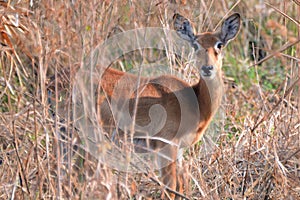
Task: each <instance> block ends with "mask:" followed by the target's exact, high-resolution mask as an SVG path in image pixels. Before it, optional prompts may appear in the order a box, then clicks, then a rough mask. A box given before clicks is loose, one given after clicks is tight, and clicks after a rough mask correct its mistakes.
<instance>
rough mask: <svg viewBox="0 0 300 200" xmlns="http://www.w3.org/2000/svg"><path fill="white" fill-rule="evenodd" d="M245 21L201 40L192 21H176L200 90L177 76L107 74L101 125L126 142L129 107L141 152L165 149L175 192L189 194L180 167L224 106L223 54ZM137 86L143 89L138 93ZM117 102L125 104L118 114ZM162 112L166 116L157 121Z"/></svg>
mask: <svg viewBox="0 0 300 200" xmlns="http://www.w3.org/2000/svg"><path fill="white" fill-rule="evenodd" d="M240 18H241V17H240V15H239V14H238V13H234V14H232V15H230V16H229V17H227V18H226V19H225V20H224V21H223V23H222V25H221V27H220V30H218V31H214V32H205V33H201V34H199V35H195V34H194V32H193V28H192V25H191V23H190V21H189V20H188V19H186V18H185V17H183V16H181V15H180V14H175V15H174V17H173V19H174V29H175V31H176V32H177V33H178V35H179V36H180V37H181V38H182V39H184V40H186V41H187V42H188V43H189V44H190V45H191V46H192V47H193V48H194V50H195V55H196V63H197V67H198V70H199V74H200V80H199V81H198V82H197V83H196V84H194V85H190V84H188V83H187V82H185V81H183V80H181V79H179V78H177V77H175V76H171V75H162V76H160V77H156V78H142V77H138V76H136V75H132V74H129V73H126V72H122V71H119V70H116V69H113V68H109V67H108V68H107V69H105V71H104V73H103V74H102V77H101V81H100V83H99V87H100V89H101V92H100V93H99V94H98V97H97V105H96V106H97V115H98V116H99V124H100V125H101V126H102V127H103V129H104V130H105V131H106V132H107V133H111V134H112V133H113V132H118V133H120V134H121V135H123V136H124V134H126V133H125V132H126V131H124V130H123V128H122V127H120V126H121V124H122V123H123V122H122V117H124V116H123V115H122V114H123V111H122V109H123V107H124V105H123V104H122V103H123V102H125V101H127V102H128V105H127V109H128V111H129V113H130V115H131V116H133V115H134V116H135V125H136V126H133V129H132V130H131V131H132V132H133V134H132V140H133V142H134V144H135V145H136V147H137V148H136V149H137V151H141V152H142V151H144V150H145V149H152V150H157V149H164V150H163V151H162V152H163V153H164V154H165V155H166V156H167V157H168V158H169V159H166V158H165V157H158V158H157V159H158V160H159V163H164V164H162V165H161V169H160V174H161V180H162V183H163V184H164V185H165V186H167V187H168V188H169V189H170V190H171V191H178V192H177V193H183V183H182V177H180V170H179V169H178V168H179V167H178V166H177V165H178V164H177V162H176V160H177V157H178V155H179V154H180V150H181V149H182V148H184V147H188V146H191V145H193V144H195V143H196V142H198V141H199V140H200V139H201V136H202V135H203V134H204V132H205V130H206V129H207V127H208V125H209V124H210V122H211V121H212V119H213V117H214V115H215V113H216V111H217V110H218V108H219V106H220V104H221V100H222V95H223V80H222V57H223V49H224V47H226V46H227V44H228V43H229V42H230V41H231V40H233V39H234V38H235V37H236V35H237V34H238V32H239V29H240V24H241V19H240ZM124 77H125V78H124ZM124 81H125V82H124ZM137 82H139V87H138V88H136V89H135V87H136V85H137V84H136V83H137ZM118 88H119V89H118ZM116 98H119V99H121V100H120V101H117V103H115V104H116V105H117V106H115V107H114V108H112V106H111V105H112V104H113V103H114V102H113V101H114V99H116ZM181 104H184V105H181ZM125 107H126V106H125ZM161 109H163V112H162V113H161V115H156V116H155V117H153V116H154V115H155V114H156V113H159V111H160V110H161ZM183 114H184V117H182V115H183ZM151 121H152V122H153V123H154V126H152V127H151V128H149V126H148V129H143V130H139V128H136V127H147V125H148V124H149V123H150V122H151ZM123 124H124V123H123ZM125 124H126V123H125ZM128 129H130V127H128ZM129 132H130V131H129ZM128 134H129V133H128ZM149 135H150V136H149ZM148 136H149V137H148ZM166 160H167V161H166ZM165 193H167V192H165ZM168 195H169V197H170V198H171V199H174V198H175V197H176V193H172V192H170V193H168Z"/></svg>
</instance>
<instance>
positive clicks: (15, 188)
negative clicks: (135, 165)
mask: <svg viewBox="0 0 300 200" xmlns="http://www.w3.org/2000/svg"><path fill="white" fill-rule="evenodd" d="M175 11H176V12H180V13H183V14H184V15H185V16H187V17H188V18H190V19H191V20H192V21H193V23H194V25H195V27H196V29H197V32H203V31H205V30H213V29H214V28H215V27H213V25H214V24H217V23H218V20H219V19H220V18H222V17H223V16H224V15H225V14H227V13H229V12H230V11H237V12H239V13H241V15H242V16H243V22H244V26H243V28H242V29H243V30H242V32H241V33H240V35H239V37H238V38H237V39H236V41H234V42H233V44H231V46H229V47H228V49H227V54H226V55H225V58H224V71H225V76H226V83H227V84H226V87H227V92H226V95H225V97H224V101H223V104H222V109H221V110H222V111H220V114H219V116H218V117H217V118H216V120H215V123H214V124H212V126H211V128H210V130H209V131H208V134H207V136H206V137H204V138H203V141H202V142H201V143H199V144H196V145H195V146H193V147H191V148H190V149H187V150H186V152H185V154H184V158H185V159H184V160H185V162H184V165H185V169H186V172H185V176H186V194H185V196H187V197H189V198H190V199H244V198H247V199H299V198H300V111H299V105H300V98H299V88H300V81H299V78H300V71H299V57H300V56H299V55H300V54H299V52H300V44H299V40H300V39H299V34H300V28H299V27H300V24H299V18H300V6H299V2H298V1H296V0H295V1H294V0H284V1H275V0H274V1H272V0H271V1H268V3H266V2H264V1H262V0H260V1H259V0H250V1H231V0H222V1H196V0H186V1H184V0H181V1H179V0H176V1H175V0H172V1H157V0H153V1H136V0H132V1H126V0H115V1H109V0H104V1H53V0H50V1H45V0H41V1H20V2H19V1H8V2H6V1H1V3H0V13H1V15H0V22H1V23H0V43H1V57H0V62H1V63H0V88H1V90H0V100H1V106H0V109H1V115H0V127H1V129H0V130H1V131H0V198H1V199H8V198H10V199H52V198H59V199H68V198H71V199H86V198H88V199H95V198H99V199H104V198H106V199H130V198H132V199H143V198H146V197H148V198H153V199H158V198H159V196H160V192H161V189H162V188H163V186H159V185H158V184H157V183H156V181H155V180H156V178H155V177H154V175H153V174H151V173H149V174H139V175H136V174H131V173H122V172H118V171H115V170H112V169H109V168H108V167H107V166H105V165H102V164H100V163H98V162H97V160H96V159H94V158H92V157H90V156H89V155H88V154H86V153H84V151H83V150H82V149H80V148H79V147H78V144H79V143H80V142H79V141H78V138H77V137H76V128H75V127H74V126H73V124H72V121H73V119H72V114H73V113H72V109H73V105H72V89H73V88H72V87H73V85H74V84H73V83H74V77H75V74H76V72H77V71H78V69H79V67H80V66H81V64H82V62H83V60H84V58H85V57H87V56H88V55H89V52H90V51H91V50H93V48H95V46H96V45H98V44H101V43H102V42H103V41H105V39H107V38H108V37H109V36H110V35H112V34H115V33H118V32H120V31H124V30H125V31H126V30H130V29H134V28H139V27H148V26H151V27H169V26H171V19H172V15H173V14H174V12H175ZM170 28H171V27H170ZM253 59H254V61H253ZM254 63H259V64H260V65H254ZM209 136H210V137H209ZM211 138H213V139H212V140H211Z"/></svg>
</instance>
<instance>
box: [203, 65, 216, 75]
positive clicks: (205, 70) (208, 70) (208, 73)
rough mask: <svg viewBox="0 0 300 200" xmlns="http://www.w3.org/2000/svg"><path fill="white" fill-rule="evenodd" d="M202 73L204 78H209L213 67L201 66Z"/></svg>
mask: <svg viewBox="0 0 300 200" xmlns="http://www.w3.org/2000/svg"><path fill="white" fill-rule="evenodd" d="M201 69H202V71H203V74H204V75H205V76H210V75H211V74H212V73H211V70H213V69H214V67H213V66H212V65H209V66H202V68H201Z"/></svg>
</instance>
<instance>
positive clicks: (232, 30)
mask: <svg viewBox="0 0 300 200" xmlns="http://www.w3.org/2000/svg"><path fill="white" fill-rule="evenodd" d="M240 25H241V16H240V14H238V13H234V14H232V15H230V16H229V17H227V18H226V19H225V21H224V22H223V24H222V27H221V33H220V37H221V41H222V42H223V43H224V44H225V45H226V44H227V43H228V42H229V41H230V40H232V39H233V38H235V36H236V35H237V34H238V32H239V30H240Z"/></svg>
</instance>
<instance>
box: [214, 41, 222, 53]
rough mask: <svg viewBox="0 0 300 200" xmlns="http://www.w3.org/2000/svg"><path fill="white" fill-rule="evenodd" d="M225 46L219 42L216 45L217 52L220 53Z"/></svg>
mask: <svg viewBox="0 0 300 200" xmlns="http://www.w3.org/2000/svg"><path fill="white" fill-rule="evenodd" d="M223 46H224V44H223V43H222V42H217V43H216V44H215V50H216V52H217V53H220V51H221V50H222V48H223Z"/></svg>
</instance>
